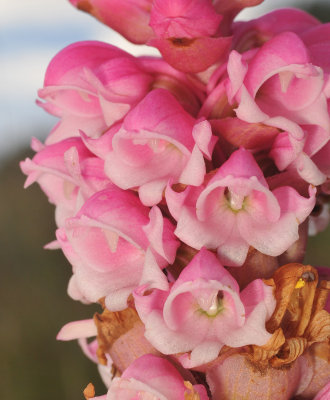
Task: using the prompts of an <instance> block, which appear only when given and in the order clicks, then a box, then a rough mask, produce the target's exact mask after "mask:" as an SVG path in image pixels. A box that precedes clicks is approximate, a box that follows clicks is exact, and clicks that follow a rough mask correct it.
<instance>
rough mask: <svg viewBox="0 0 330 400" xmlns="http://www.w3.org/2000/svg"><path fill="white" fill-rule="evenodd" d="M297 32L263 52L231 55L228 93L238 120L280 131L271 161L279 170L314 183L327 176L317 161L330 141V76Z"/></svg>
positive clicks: (284, 35) (268, 45) (281, 36)
mask: <svg viewBox="0 0 330 400" xmlns="http://www.w3.org/2000/svg"><path fill="white" fill-rule="evenodd" d="M317 62H318V61H317V57H315V56H314V55H313V53H309V49H308V46H306V45H305V43H304V42H303V41H302V39H300V38H299V37H298V36H297V35H296V34H295V33H292V32H283V33H280V34H278V35H276V36H274V37H273V38H271V39H270V40H269V41H268V42H266V43H265V44H263V46H261V47H260V48H259V49H255V50H251V51H250V52H247V53H244V54H243V55H240V54H239V53H237V52H236V51H233V52H232V53H231V54H230V56H229V61H228V75H229V79H228V82H227V94H228V98H229V101H230V102H231V103H232V104H236V103H237V105H238V106H237V108H236V109H235V112H236V116H237V117H238V118H239V119H241V120H242V121H245V122H249V123H262V124H265V125H268V126H272V127H275V128H278V129H280V130H281V133H279V134H278V135H277V137H276V138H275V141H274V142H273V144H272V149H271V152H270V156H271V157H272V158H273V159H274V161H275V163H276V166H277V167H278V168H279V169H280V170H284V169H286V168H295V169H297V171H298V173H299V174H300V176H301V177H302V178H303V179H304V180H306V181H307V182H309V183H312V184H314V185H319V184H321V183H322V182H324V181H325V175H324V174H323V173H322V171H321V170H320V169H319V168H318V167H317V165H316V164H315V163H314V162H313V161H312V157H313V156H314V155H315V154H317V152H318V151H320V149H322V147H323V146H325V145H326V143H327V142H328V141H329V138H330V117H329V110H328V104H327V102H328V99H329V98H330V93H329V90H328V86H329V85H328V76H327V75H325V74H324V70H323V69H322V68H321V67H320V66H318V64H317Z"/></svg>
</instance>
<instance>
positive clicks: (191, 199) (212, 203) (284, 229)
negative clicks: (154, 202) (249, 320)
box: [166, 148, 316, 266]
mask: <svg viewBox="0 0 330 400" xmlns="http://www.w3.org/2000/svg"><path fill="white" fill-rule="evenodd" d="M315 192H316V189H315V188H314V189H313V188H310V191H309V194H310V197H309V198H305V197H302V196H300V195H299V194H298V192H297V191H296V190H295V189H293V188H292V187H289V186H282V187H278V188H276V189H275V190H273V191H271V190H269V188H268V184H267V182H266V180H265V178H264V176H263V173H262V171H261V169H260V168H259V166H258V164H257V163H256V161H255V160H254V158H253V156H252V154H251V153H249V152H248V151H247V150H245V149H243V148H242V149H239V150H237V151H235V152H234V153H233V154H232V155H231V156H230V158H229V159H228V160H227V161H226V162H225V163H224V164H223V165H222V166H221V167H220V168H219V169H218V171H217V172H216V173H215V175H214V176H213V177H212V178H211V179H210V181H209V182H208V183H207V185H206V186H205V185H203V186H200V187H199V188H192V187H188V188H187V189H186V190H185V191H184V192H181V193H176V192H175V191H174V190H172V189H171V188H170V187H169V186H168V188H167V190H166V199H167V203H168V206H169V209H170V212H171V213H172V215H173V217H174V218H175V219H176V220H177V227H176V230H175V234H176V235H177V236H178V237H179V238H180V240H182V241H183V242H184V243H186V244H188V245H189V246H191V247H194V248H195V249H200V248H202V247H203V246H205V247H206V248H208V249H213V250H216V251H217V254H218V257H219V259H220V261H221V262H222V263H223V264H224V265H227V266H241V265H242V264H243V263H244V261H245V259H246V255H247V252H248V249H249V247H250V246H252V247H254V248H256V249H257V250H259V251H260V252H261V253H263V254H267V255H270V256H278V255H280V254H282V253H283V252H284V251H286V250H287V249H288V248H289V247H290V246H291V245H292V244H293V243H294V242H295V241H296V240H298V238H299V235H298V226H299V224H300V223H302V222H303V221H304V220H305V219H306V218H307V217H308V215H309V214H310V213H311V211H312V209H313V207H314V204H315Z"/></svg>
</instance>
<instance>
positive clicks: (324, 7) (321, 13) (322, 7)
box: [305, 1, 330, 22]
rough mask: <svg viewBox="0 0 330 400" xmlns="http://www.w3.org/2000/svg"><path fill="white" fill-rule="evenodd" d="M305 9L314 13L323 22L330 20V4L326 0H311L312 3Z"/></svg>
mask: <svg viewBox="0 0 330 400" xmlns="http://www.w3.org/2000/svg"><path fill="white" fill-rule="evenodd" d="M305 10H306V11H308V12H309V13H310V14H312V15H314V16H315V17H316V18H318V19H319V20H320V21H321V22H329V21H330V4H329V3H328V4H326V2H325V1H324V2H319V1H311V3H310V5H307V6H306V7H305Z"/></svg>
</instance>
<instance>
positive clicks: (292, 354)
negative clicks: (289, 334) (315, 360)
mask: <svg viewBox="0 0 330 400" xmlns="http://www.w3.org/2000/svg"><path fill="white" fill-rule="evenodd" d="M306 347H307V339H305V338H302V337H297V338H290V339H287V340H286V342H285V344H284V345H283V346H282V348H281V351H280V352H279V353H278V355H277V356H275V357H274V358H272V359H271V360H270V364H271V366H272V367H275V368H279V367H281V366H282V365H286V364H291V363H292V362H293V361H295V360H296V359H297V358H298V357H299V356H300V355H301V354H302V353H303V352H304V351H305V349H306Z"/></svg>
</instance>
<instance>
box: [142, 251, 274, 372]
mask: <svg viewBox="0 0 330 400" xmlns="http://www.w3.org/2000/svg"><path fill="white" fill-rule="evenodd" d="M145 289H146V287H141V288H139V289H137V290H136V291H135V292H134V298H135V304H136V309H137V311H138V313H139V315H140V318H141V319H142V321H143V322H144V324H145V327H146V333H145V336H146V338H147V339H148V340H149V341H150V343H151V344H152V345H153V346H154V347H155V348H156V349H157V350H159V351H161V352H162V353H163V354H175V353H182V352H188V351H191V354H190V355H184V356H181V357H180V361H181V362H182V364H183V365H184V366H185V367H188V368H192V367H195V366H199V365H202V364H206V363H208V362H210V361H212V360H214V359H215V358H216V357H217V356H218V354H219V351H220V349H221V348H222V346H223V345H225V344H226V345H228V346H231V347H241V346H244V345H247V344H258V345H263V344H265V343H266V342H267V341H268V340H269V338H270V337H271V334H269V333H268V332H267V331H266V329H265V322H266V321H267V319H268V318H269V317H270V316H271V314H272V312H273V311H274V308H275V299H274V297H273V294H272V289H271V288H270V287H268V286H266V285H265V284H263V282H262V281H261V280H260V279H259V280H255V281H253V282H251V283H250V284H249V285H248V286H247V287H246V288H245V289H244V290H243V291H242V292H241V293H239V287H238V284H237V282H236V281H235V279H234V278H233V277H232V276H231V275H230V273H229V272H227V271H226V270H225V268H224V267H223V266H222V265H221V264H220V262H219V260H218V259H217V258H216V256H215V255H214V254H213V253H211V252H209V251H207V250H205V249H202V250H201V251H200V252H199V253H198V254H197V255H196V256H195V257H194V258H193V260H192V261H191V262H190V264H188V265H187V266H186V267H185V269H184V270H183V272H182V273H181V274H180V276H179V278H178V279H177V280H176V281H175V283H174V284H173V286H172V287H171V288H170V290H168V291H162V290H157V289H155V290H154V291H153V292H152V293H151V294H149V295H145V294H144V291H145Z"/></svg>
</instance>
